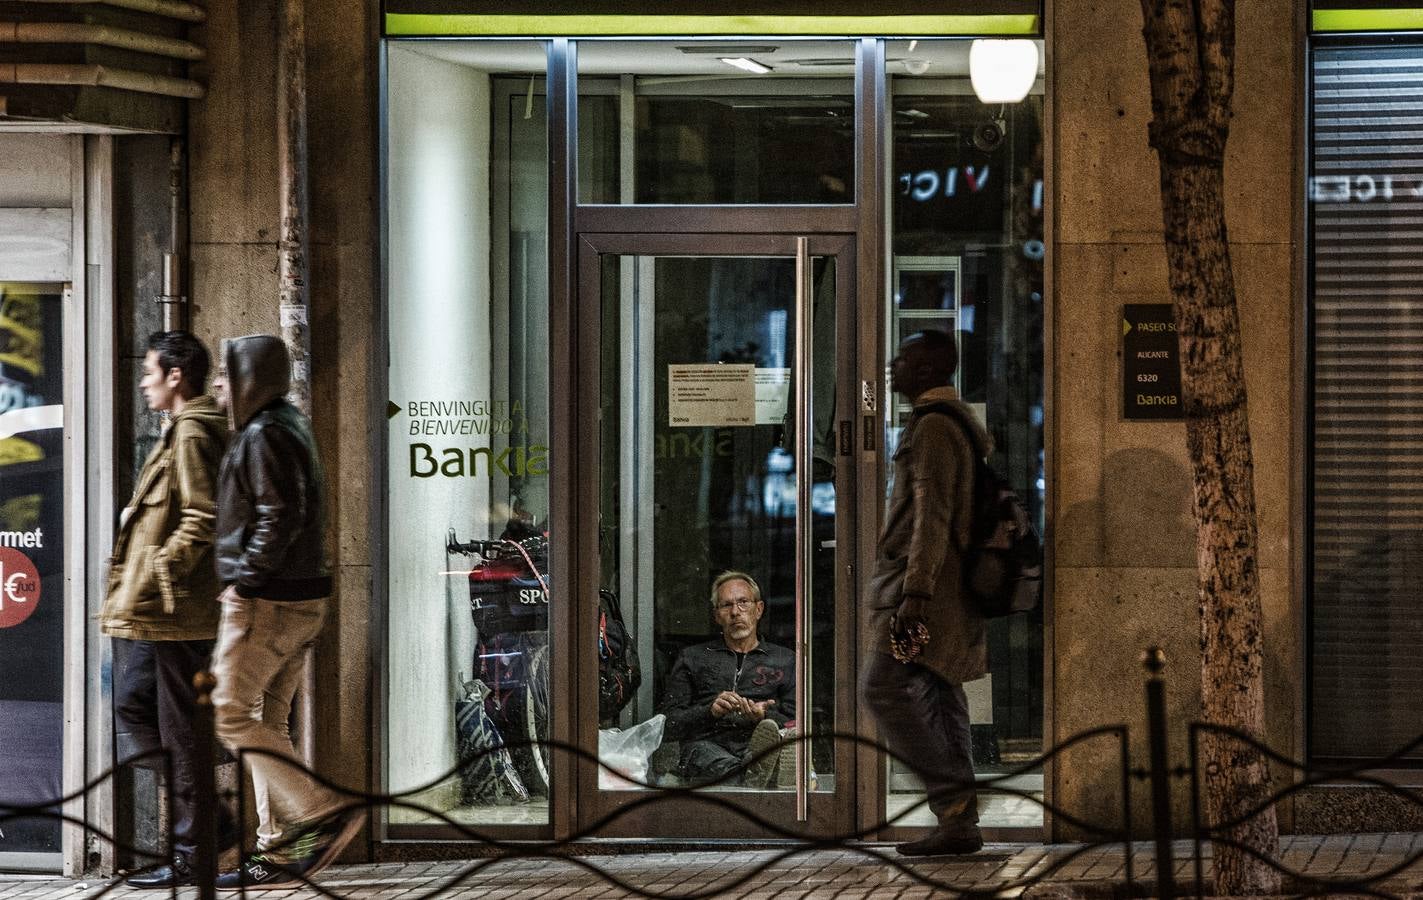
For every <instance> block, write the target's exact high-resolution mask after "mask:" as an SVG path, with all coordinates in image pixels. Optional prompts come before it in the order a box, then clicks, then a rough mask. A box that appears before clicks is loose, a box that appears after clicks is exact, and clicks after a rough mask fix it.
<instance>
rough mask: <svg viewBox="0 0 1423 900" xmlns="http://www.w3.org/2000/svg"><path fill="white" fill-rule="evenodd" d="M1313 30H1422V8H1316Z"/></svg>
mask: <svg viewBox="0 0 1423 900" xmlns="http://www.w3.org/2000/svg"><path fill="white" fill-rule="evenodd" d="M1312 25H1313V30H1314V31H1315V32H1316V33H1318V32H1345V31H1423V9H1316V10H1314V13H1313V22H1312Z"/></svg>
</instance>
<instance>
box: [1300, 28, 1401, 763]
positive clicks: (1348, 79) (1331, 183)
mask: <svg viewBox="0 0 1423 900" xmlns="http://www.w3.org/2000/svg"><path fill="white" fill-rule="evenodd" d="M1420 78H1423V48H1420V47H1418V46H1417V45H1416V44H1413V45H1409V44H1398V45H1392V46H1381V47H1380V46H1375V47H1368V46H1352V47H1347V48H1346V47H1330V48H1320V49H1318V50H1316V51H1315V54H1314V60H1313V82H1314V83H1313V98H1312V99H1313V103H1312V104H1311V107H1310V109H1311V113H1312V118H1313V121H1312V123H1311V129H1312V132H1313V135H1312V136H1313V145H1314V146H1313V159H1312V162H1311V172H1310V180H1309V194H1308V197H1309V202H1310V220H1309V221H1310V223H1311V228H1312V234H1311V235H1310V237H1311V241H1310V249H1311V255H1312V260H1311V263H1312V271H1311V273H1310V274H1311V276H1312V277H1311V279H1310V284H1311V286H1312V288H1313V296H1312V300H1313V307H1312V310H1311V318H1310V324H1311V326H1312V331H1311V338H1312V344H1313V345H1312V347H1311V349H1312V351H1313V356H1312V360H1311V362H1312V367H1311V375H1312V377H1313V384H1312V385H1311V387H1312V388H1313V393H1312V403H1313V408H1312V413H1313V433H1312V446H1311V451H1312V456H1311V460H1310V461H1311V463H1312V466H1311V469H1312V473H1311V474H1312V476H1313V482H1312V484H1311V496H1310V500H1311V512H1312V513H1313V517H1312V526H1313V527H1312V530H1311V535H1310V549H1311V551H1312V553H1311V557H1310V560H1311V564H1312V567H1313V571H1312V572H1311V588H1312V595H1311V598H1310V599H1311V609H1310V612H1311V616H1310V672H1311V684H1310V692H1309V697H1310V715H1309V722H1310V754H1311V758H1312V759H1314V760H1329V761H1338V762H1341V763H1342V762H1344V761H1352V760H1359V759H1377V758H1380V757H1383V756H1387V755H1389V754H1391V753H1393V752H1395V751H1397V750H1398V749H1399V748H1401V747H1406V746H1409V745H1410V744H1411V743H1412V742H1413V741H1414V739H1415V737H1416V736H1417V734H1418V728H1419V722H1420V721H1423V692H1420V691H1419V690H1418V673H1419V671H1420V663H1423V650H1420V647H1423V619H1420V618H1419V615H1418V598H1419V595H1420V593H1423V530H1420V529H1419V527H1418V526H1419V522H1420V521H1423V479H1420V475H1423V444H1420V436H1423V431H1420V426H1419V422H1420V420H1423V391H1420V389H1419V388H1420V385H1423V364H1420V360H1423V353H1420V351H1423V305H1420V303H1419V292H1418V270H1417V266H1418V238H1417V235H1418V230H1417V227H1418V226H1417V222H1418V212H1419V208H1420V206H1419V197H1420V196H1423V158H1420V153H1419V149H1418V144H1417V139H1416V137H1415V136H1414V135H1416V134H1417V127H1418V126H1417V122H1418V121H1419V120H1418V110H1419V103H1418V99H1417V84H1418V82H1419V80H1420ZM1404 758H1405V759H1406V760H1407V761H1408V763H1409V764H1412V765H1417V763H1418V762H1419V761H1420V760H1423V750H1420V748H1419V747H1418V746H1417V745H1416V744H1414V745H1413V748H1412V750H1411V751H1410V752H1409V753H1407V754H1405V755H1404Z"/></svg>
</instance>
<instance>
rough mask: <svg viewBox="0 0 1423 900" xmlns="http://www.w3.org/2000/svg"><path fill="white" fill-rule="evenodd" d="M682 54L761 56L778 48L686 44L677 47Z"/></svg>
mask: <svg viewBox="0 0 1423 900" xmlns="http://www.w3.org/2000/svg"><path fill="white" fill-rule="evenodd" d="M677 49H678V50H681V51H682V52H683V53H699V54H705V55H707V56H734V55H735V54H737V53H742V54H746V55H749V56H761V55H763V54H766V53H775V52H776V51H777V50H779V49H780V48H779V47H777V46H775V45H772V44H757V45H756V46H750V45H747V44H742V45H739V46H738V45H736V44H686V45H684V46H681V47H678V48H677Z"/></svg>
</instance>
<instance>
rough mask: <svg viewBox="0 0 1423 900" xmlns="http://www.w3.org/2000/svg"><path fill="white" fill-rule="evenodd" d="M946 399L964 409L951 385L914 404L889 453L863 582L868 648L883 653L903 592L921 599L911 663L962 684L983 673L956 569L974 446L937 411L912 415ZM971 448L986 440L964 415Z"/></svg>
mask: <svg viewBox="0 0 1423 900" xmlns="http://www.w3.org/2000/svg"><path fill="white" fill-rule="evenodd" d="M943 402H949V403H952V404H955V405H958V406H959V407H961V408H962V409H963V410H964V411H966V412H968V407H967V406H964V405H963V404H962V403H961V402H960V401H959V399H958V396H957V395H956V394H955V392H954V389H953V388H951V387H940V388H933V389H931V390H929V391H926V392H924V394H922V395H921V396H920V397H918V398H917V399H916V400H915V402H914V406H915V410H916V411H915V413H914V415H912V416H911V417H910V419H909V422H908V424H907V425H906V427H905V429H904V434H903V435H902V436H901V437H900V440H899V447H898V449H897V450H896V451H895V454H894V472H893V477H894V490H893V493H892V494H891V496H890V500H889V510H888V512H886V514H885V521H884V530H883V532H881V534H880V539H879V551H878V554H877V558H876V561H875V572H874V575H873V577H872V579H871V583H870V597H869V601H870V641H871V644H870V649H871V650H875V651H879V652H882V653H889V620H890V617H891V616H892V615H893V614H894V612H895V610H896V609H897V608H898V606H899V602H900V600H901V598H902V597H903V596H904V594H906V593H908V594H922V595H924V596H926V597H928V598H929V600H928V601H927V602H926V603H925V619H926V624H927V626H928V628H929V643H928V645H927V646H926V647H925V648H924V655H923V656H921V657H920V658H919V661H920V662H921V663H923V664H924V665H925V666H927V667H928V668H930V669H932V670H933V671H934V672H936V673H937V674H938V675H939V676H940V677H942V678H944V679H945V680H946V681H950V682H953V683H955V684H962V683H963V682H965V681H972V680H973V679H975V678H979V677H982V676H983V675H984V674H986V673H987V672H988V627H987V623H986V622H985V620H984V618H983V617H982V616H981V615H979V613H978V611H977V609H975V608H974V607H973V605H972V604H971V603H970V602H969V601H968V600H967V599H966V598H964V596H963V591H962V589H961V576H960V567H961V565H962V561H963V551H964V548H965V547H966V546H967V544H968V529H969V517H970V514H971V510H972V506H973V466H974V454H975V452H976V450H975V448H972V447H970V446H969V443H968V441H967V440H966V438H965V435H964V433H963V429H962V428H961V427H960V426H959V424H958V423H957V422H956V421H955V420H954V419H952V418H950V417H949V416H946V415H942V414H928V415H923V414H921V413H920V412H918V410H919V409H920V408H922V407H923V406H926V405H928V404H931V403H943ZM969 419H970V420H971V421H972V422H973V423H974V426H975V427H974V431H975V435H976V438H977V440H978V443H979V446H980V447H982V448H985V449H986V448H988V447H990V446H991V440H990V438H989V437H988V434H987V432H985V431H984V430H983V428H982V426H981V425H979V424H978V419H977V417H976V416H974V415H973V414H972V413H971V412H969Z"/></svg>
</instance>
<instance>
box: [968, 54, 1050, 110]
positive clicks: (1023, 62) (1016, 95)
mask: <svg viewBox="0 0 1423 900" xmlns="http://www.w3.org/2000/svg"><path fill="white" fill-rule="evenodd" d="M968 76H969V80H971V81H972V82H973V92H974V93H975V94H977V95H978V99H979V100H981V101H983V102H984V103H1017V102H1018V101H1020V100H1022V99H1023V98H1024V97H1026V96H1028V91H1030V90H1032V88H1033V82H1034V81H1036V80H1037V78H1038V45H1037V44H1036V43H1034V42H1033V41H1028V40H999V39H988V38H980V39H979V40H976V41H974V42H973V46H971V47H970V48H969V51H968Z"/></svg>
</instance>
